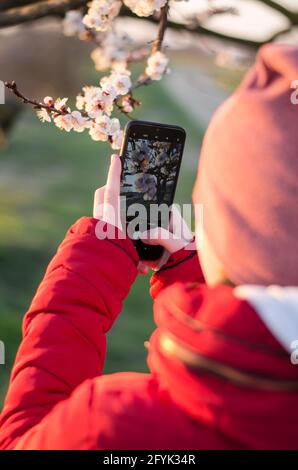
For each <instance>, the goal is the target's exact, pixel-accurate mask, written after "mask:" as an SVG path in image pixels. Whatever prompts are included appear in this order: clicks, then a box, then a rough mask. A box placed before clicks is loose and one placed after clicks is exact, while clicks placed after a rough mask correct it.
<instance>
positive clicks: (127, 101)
mask: <svg viewBox="0 0 298 470" xmlns="http://www.w3.org/2000/svg"><path fill="white" fill-rule="evenodd" d="M121 106H122V109H123V111H124V112H125V113H131V112H132V111H133V104H132V99H131V97H130V96H129V95H127V96H124V97H123V98H122V101H121Z"/></svg>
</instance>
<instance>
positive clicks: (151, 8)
mask: <svg viewBox="0 0 298 470" xmlns="http://www.w3.org/2000/svg"><path fill="white" fill-rule="evenodd" d="M124 3H125V5H126V6H127V7H128V8H130V10H131V11H133V12H134V13H135V14H136V15H138V16H151V15H153V13H154V12H155V11H158V10H160V9H161V8H162V7H163V6H165V4H166V3H167V0H124Z"/></svg>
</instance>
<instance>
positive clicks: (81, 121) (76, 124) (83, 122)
mask: <svg viewBox="0 0 298 470" xmlns="http://www.w3.org/2000/svg"><path fill="white" fill-rule="evenodd" d="M71 119H72V121H71V122H72V128H73V130H74V131H75V132H83V131H84V130H85V129H86V127H87V125H88V118H86V117H84V116H82V114H81V113H80V112H79V111H73V112H72V113H71Z"/></svg>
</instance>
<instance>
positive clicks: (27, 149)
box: [0, 83, 202, 402]
mask: <svg viewBox="0 0 298 470" xmlns="http://www.w3.org/2000/svg"><path fill="white" fill-rule="evenodd" d="M165 89H166V84H165V83H163V84H160V83H157V84H154V85H152V86H150V87H148V88H143V89H141V90H139V91H138V93H137V96H138V97H139V98H140V99H141V100H142V102H143V106H142V107H141V110H139V111H138V112H137V113H136V114H135V116H136V117H140V118H142V119H144V120H153V121H160V122H167V123H173V124H175V123H176V124H180V125H182V126H184V127H185V128H186V130H187V133H188V135H189V138H188V142H187V146H186V151H185V155H184V162H183V165H182V173H181V176H180V179H179V182H178V188H177V197H176V201H180V202H189V201H190V196H191V189H192V185H193V180H194V177H195V171H194V169H195V167H196V155H197V154H198V149H199V145H200V139H201V137H202V131H201V130H200V129H198V128H197V126H196V125H195V124H194V123H193V122H192V121H191V120H190V119H189V118H188V116H187V114H186V113H185V112H184V111H183V110H182V109H181V108H180V107H178V106H177V105H176V104H175V102H174V101H173V99H171V98H170V97H169V96H167V94H166V92H165ZM109 154H110V149H109V147H108V146H107V145H105V144H98V143H95V142H93V141H92V140H91V139H90V138H89V136H88V134H87V133H86V134H76V133H72V134H70V135H68V134H66V133H64V132H60V131H59V130H58V129H57V128H55V127H53V126H51V125H47V124H41V123H39V121H38V120H37V118H36V117H35V116H34V113H32V112H31V111H30V110H26V112H24V113H23V115H22V117H21V118H20V120H19V121H18V123H17V125H16V127H15V129H14V132H13V135H12V136H11V139H10V143H9V146H8V147H7V149H5V150H2V151H0V201H1V203H0V339H1V340H2V341H4V343H5V346H6V364H5V365H2V366H0V402H1V401H2V399H3V397H4V394H5V390H6V388H7V383H8V378H9V373H10V370H11V367H12V363H13V360H14V356H15V353H16V349H17V346H18V344H19V341H20V338H21V321H22V316H23V314H24V312H25V311H26V309H27V308H28V306H29V304H30V301H31V299H32V296H33V294H34V292H35V290H36V287H37V285H38V283H39V282H40V280H41V278H42V276H43V272H44V270H45V268H46V266H47V264H48V262H49V261H50V259H51V257H52V256H53V254H54V253H55V251H56V248H57V246H58V244H59V242H60V241H61V240H62V238H63V237H64V234H65V232H66V230H67V229H68V227H69V226H70V225H71V224H72V223H73V222H74V221H75V220H76V219H78V218H79V217H81V216H83V215H90V214H91V210H92V203H93V201H92V200H93V192H94V190H95V189H96V188H97V187H98V186H101V185H102V184H104V182H105V178H106V172H107V167H108V161H109V158H108V156H109ZM148 284H149V277H148V276H146V277H143V276H142V277H139V278H138V279H137V281H136V283H135V285H134V286H133V288H132V290H131V293H130V295H129V297H128V298H127V300H126V302H125V305H124V308H123V312H122V313H121V315H120V317H119V319H118V321H117V322H116V325H115V326H114V328H113V330H112V332H110V333H109V335H108V354H107V361H106V367H105V371H106V372H114V371H120V370H125V369H127V370H136V371H145V370H147V369H146V351H145V348H144V345H143V343H144V341H145V340H146V339H148V337H149V336H150V334H151V332H152V330H153V328H154V325H153V320H152V305H151V299H150V297H149V294H148V287H149V285H148Z"/></svg>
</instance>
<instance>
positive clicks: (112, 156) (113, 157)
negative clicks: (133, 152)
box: [111, 153, 119, 161]
mask: <svg viewBox="0 0 298 470" xmlns="http://www.w3.org/2000/svg"><path fill="white" fill-rule="evenodd" d="M116 158H119V155H118V154H117V153H113V154H112V155H111V161H113V160H115V159H116Z"/></svg>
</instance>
